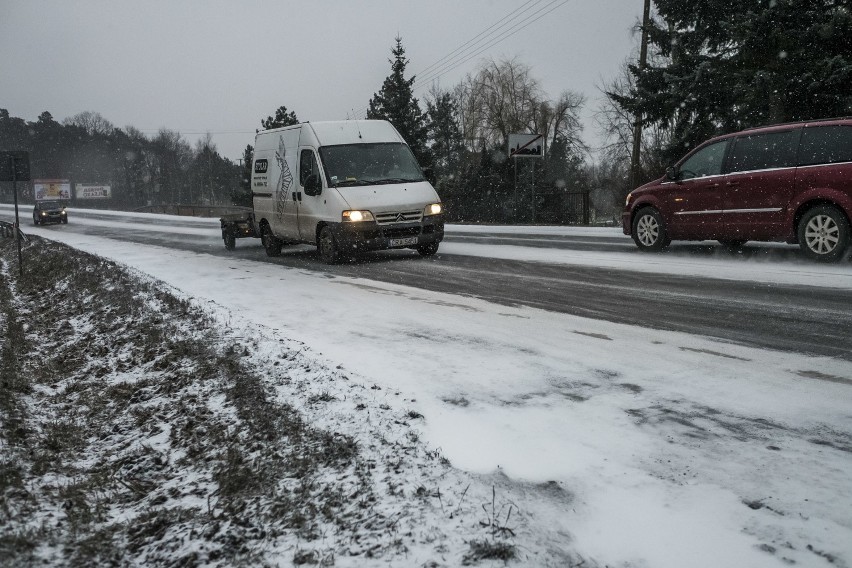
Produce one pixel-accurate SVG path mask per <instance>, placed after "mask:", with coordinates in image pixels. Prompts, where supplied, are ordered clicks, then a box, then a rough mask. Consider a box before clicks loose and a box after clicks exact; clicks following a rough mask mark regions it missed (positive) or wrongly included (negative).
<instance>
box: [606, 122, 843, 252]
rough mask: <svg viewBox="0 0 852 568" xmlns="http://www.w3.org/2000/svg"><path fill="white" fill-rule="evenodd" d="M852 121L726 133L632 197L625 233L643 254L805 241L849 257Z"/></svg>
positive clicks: (808, 246)
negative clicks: (694, 244) (688, 245)
mask: <svg viewBox="0 0 852 568" xmlns="http://www.w3.org/2000/svg"><path fill="white" fill-rule="evenodd" d="M850 218H852V119H831V120H819V121H811V122H799V123H792V124H778V125H774V126H766V127H761V128H754V129H750V130H744V131H742V132H736V133H733V134H727V135H724V136H719V137H716V138H713V139H711V140H708V141H706V142H704V143H703V144H701V145H699V146H698V147H697V148H695V149H694V150H692V151H691V152H690V153H689V154H687V155H686V156H685V157H684V158H682V159H681V160H680V161H679V162H677V163H676V164H675V165H674V166H672V167H670V168H668V170H667V171H666V175H665V176H664V177H662V178H660V179H657V180H655V181H652V182H650V183H647V184H645V185H643V186H641V187H639V188H637V189H635V190H633V191H632V192H630V194H629V195H628V196H627V202H626V203H625V208H624V212H623V213H622V228H623V230H624V234H626V235H632V237H633V240H634V241H635V242H636V245H637V246H638V247H639V249H640V250H642V251H659V250H662V249H663V248H665V247H666V246H668V245H669V243H670V242H671V241H672V240H708V239H712V240H718V241H719V242H721V243H722V244H723V245H725V246H728V247H739V246H742V245H743V244H744V243H745V242H746V241H751V240H756V241H783V242H787V243H791V244H798V245H799V246H800V247H801V249H802V251H803V253H804V254H805V256H807V257H809V258H812V259H814V260H818V261H824V262H834V261H837V260H839V259H840V258H841V257H842V256H843V255H844V252H845V251H846V249H847V248H848V247H849V243H850Z"/></svg>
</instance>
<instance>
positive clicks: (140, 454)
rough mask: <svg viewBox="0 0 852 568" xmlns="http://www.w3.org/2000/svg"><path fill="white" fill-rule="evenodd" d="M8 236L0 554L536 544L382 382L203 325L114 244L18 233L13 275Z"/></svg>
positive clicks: (338, 560) (172, 560)
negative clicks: (122, 257)
mask: <svg viewBox="0 0 852 568" xmlns="http://www.w3.org/2000/svg"><path fill="white" fill-rule="evenodd" d="M14 251H15V249H14V247H13V246H12V244H11V242H10V241H2V242H0V326H2V330H3V333H2V336H0V369H2V389H0V447H2V456H3V458H2V460H0V495H2V507H0V558H3V563H4V565H10V566H30V565H33V564H42V563H43V564H47V565H71V566H75V565H76V566H88V565H146V566H148V565H195V564H205V565H211V566H239V565H244V566H256V565H305V564H306V565H325V566H329V565H337V566H370V565H387V564H388V563H389V562H390V563H395V562H400V563H403V564H408V563H409V562H414V561H416V565H431V566H438V565H443V564H444V563H448V564H450V565H458V564H461V563H464V564H476V563H479V562H481V561H486V560H490V559H499V560H501V561H503V560H509V559H511V558H516V557H519V555H521V556H524V557H527V558H529V557H530V555H538V553H539V551H537V550H532V549H527V550H526V551H525V552H523V553H520V552H519V548H518V546H517V543H516V539H515V531H514V530H513V528H512V527H515V528H517V527H523V526H524V524H525V522H526V520H527V519H525V518H524V515H523V514H522V513H521V512H519V511H518V508H517V505H515V504H510V503H508V502H507V501H506V499H505V498H504V496H502V495H501V494H500V493H499V492H498V491H497V490H496V489H494V488H493V486H488V485H486V484H485V483H483V482H481V481H479V480H477V479H476V478H473V477H472V476H469V475H466V474H462V473H461V472H458V471H456V470H454V469H453V468H452V467H451V466H450V465H449V463H448V462H447V460H445V459H444V458H443V457H442V456H441V454H440V452H439V451H435V450H432V449H429V448H426V447H425V446H424V445H423V444H422V443H421V442H419V436H418V433H417V431H416V429H415V428H414V426H413V423H417V422H418V421H422V420H423V416H422V415H421V414H420V413H418V412H416V411H413V410H409V411H401V410H393V409H392V408H391V406H389V405H387V404H385V403H384V402H383V400H382V398H381V397H380V396H378V394H379V393H377V392H376V390H381V389H379V388H377V389H369V388H367V387H364V386H363V385H360V384H357V383H355V382H354V381H349V380H348V378H347V376H346V375H345V373H343V372H342V371H341V370H339V369H328V368H325V367H323V366H321V365H318V364H317V363H316V362H315V361H313V360H311V359H309V358H307V357H304V356H303V355H302V354H301V353H300V346H299V345H298V344H297V343H294V342H290V341H288V340H285V339H282V338H278V337H268V335H269V334H267V333H265V332H264V330H262V329H261V330H258V329H257V328H256V327H253V328H251V329H242V328H236V329H226V330H221V329H218V328H217V322H216V321H214V319H213V318H211V316H210V315H209V314H208V313H207V312H205V311H204V310H202V309H201V308H199V307H198V306H196V305H194V304H193V303H192V302H190V301H188V300H187V299H184V298H181V297H179V296H178V295H176V294H174V293H172V292H171V291H170V290H168V289H166V288H165V287H164V286H163V285H160V284H158V283H156V282H154V281H152V280H150V279H148V278H146V277H144V276H141V275H140V274H137V273H133V272H131V271H129V270H126V269H124V268H122V267H120V266H118V265H116V264H115V263H114V262H111V261H108V260H104V259H102V258H99V257H95V256H92V255H89V254H86V253H82V252H79V251H76V250H74V249H70V248H68V247H66V246H65V245H61V244H57V243H53V242H50V241H45V240H42V239H40V238H35V239H33V244H32V245H31V246H30V247H28V249H27V251H26V253H27V258H28V262H27V266H26V271H25V274H24V276H23V277H22V278H19V277H18V276H17V270H16V268H17V267H16V266H15V260H14V258H15V257H14ZM13 268H14V269H13ZM546 556H547V555H544V556H538V560H537V561H543V563H544V564H545V565H546V564H549V563H551V560H547V558H546ZM553 564H554V565H555V564H556V561H555V560H554V561H553ZM412 565H413V564H412Z"/></svg>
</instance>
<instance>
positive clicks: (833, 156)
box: [799, 125, 852, 166]
mask: <svg viewBox="0 0 852 568" xmlns="http://www.w3.org/2000/svg"><path fill="white" fill-rule="evenodd" d="M838 162H852V126H843V125H835V126H812V127H808V128H805V129H804V132H802V142H801V144H800V145H799V165H800V166H812V165H815V164H836V163H838Z"/></svg>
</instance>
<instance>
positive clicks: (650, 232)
mask: <svg viewBox="0 0 852 568" xmlns="http://www.w3.org/2000/svg"><path fill="white" fill-rule="evenodd" d="M631 233H632V236H633V242H635V243H636V246H637V247H639V250H641V251H643V252H659V251H661V250H663V249H664V248H666V247H667V246H669V243H670V242H671V239H670V238H669V236H668V234H667V233H666V225H665V223H664V222H663V216H662V215H660V212H659V211H657V210H656V209H654V208H653V207H643V208H642V209H640V210H639V212H638V213H636V216H635V217H633V230H632V231H631Z"/></svg>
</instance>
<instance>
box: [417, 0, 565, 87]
mask: <svg viewBox="0 0 852 568" xmlns="http://www.w3.org/2000/svg"><path fill="white" fill-rule="evenodd" d="M569 1H570V0H553V1H552V2H550V3H549V4H547V5H545V6H544V7H543V8H541V9H540V10H539V11H537V12H535V13H534V14H532V15H530V16H529V17H528V18H527V19H525V20H523V21H521V22H519V23H518V24H517V25H516V26H514V27H512V28H510V29H508V30H506V31H505V32H503V33H502V34H501V35H499V36H498V37H496V38H494V39H493V40H492V41H491V42H490V43H488V44H486V45H485V46H483V47H482V48H481V49H479V50H478V51H476V52H475V53H472V54H469V55H467V56H466V57H464V59H461V60H457V59H458V57H456V58H453V61H449V62H447V64H445V65H444V66H443V67H441V68H439V69H436V70H435V71H433V72H432V73H430V74H428V75H427V76H426V77H424V78H423V79H422V81H420V82H419V85H417V86H415V87H414V90H415V91H416V90H418V89H423V88H425V86H426V84H427V83H428V82H431V81H434V80H435V79H437V78H438V77H441V76H443V75H445V74H447V73H448V72H450V71H452V70H453V69H456V68H458V67H460V66H461V65H463V64H465V63H467V62H468V61H470V60H471V59H473V58H474V57H477V56H479V55H481V54H482V53H484V52H485V51H487V50H488V49H491V48H492V47H494V46H495V45H497V44H498V43H500V42H502V41H504V40H506V39H508V38H510V37H512V36H513V35H515V34H516V33H518V32H520V31H522V30H524V29H526V28H527V27H529V26H530V25H532V24H533V23H535V22H537V21H538V20H540V19H542V18H543V17H544V16H546V15H548V14H549V13H551V12H553V11H554V10H557V9H559V8H561V7H562V6H564V5H565V4H567V3H568V2H569ZM554 4H556V5H555V6H554ZM551 6H553V7H552V8H551ZM548 8H549V9H548Z"/></svg>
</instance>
